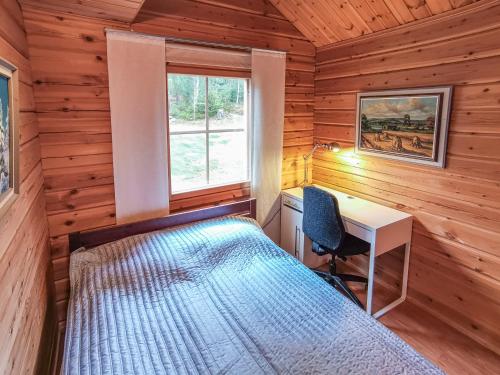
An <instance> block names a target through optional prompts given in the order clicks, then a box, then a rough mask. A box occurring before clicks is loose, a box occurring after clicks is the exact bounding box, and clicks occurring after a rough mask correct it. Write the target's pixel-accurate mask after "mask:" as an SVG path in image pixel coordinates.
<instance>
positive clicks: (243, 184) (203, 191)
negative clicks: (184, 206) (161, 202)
mask: <svg viewBox="0 0 500 375" xmlns="http://www.w3.org/2000/svg"><path fill="white" fill-rule="evenodd" d="M249 187H250V181H249V180H245V181H237V182H231V183H228V184H223V185H209V186H204V187H202V188H198V189H191V190H184V191H179V192H176V193H172V194H170V200H171V201H175V200H180V199H186V198H194V197H197V196H203V195H209V194H216V193H220V192H223V191H230V190H237V189H246V188H249Z"/></svg>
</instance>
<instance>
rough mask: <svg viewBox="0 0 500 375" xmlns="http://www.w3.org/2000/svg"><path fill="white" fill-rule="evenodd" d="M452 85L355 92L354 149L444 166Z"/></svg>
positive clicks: (361, 152) (380, 155)
mask: <svg viewBox="0 0 500 375" xmlns="http://www.w3.org/2000/svg"><path fill="white" fill-rule="evenodd" d="M451 95H452V87H450V86H446V87H429V88H419V89H403V90H386V91H372V92H364V93H358V95H357V114H356V145H355V149H356V152H357V153H360V154H366V155H374V156H379V157H383V158H388V159H396V160H402V161H408V162H412V163H419V164H426V165H430V166H435V167H440V168H444V165H445V159H446V144H447V135H448V123H449V118H450V108H451Z"/></svg>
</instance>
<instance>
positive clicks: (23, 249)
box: [0, 0, 55, 374]
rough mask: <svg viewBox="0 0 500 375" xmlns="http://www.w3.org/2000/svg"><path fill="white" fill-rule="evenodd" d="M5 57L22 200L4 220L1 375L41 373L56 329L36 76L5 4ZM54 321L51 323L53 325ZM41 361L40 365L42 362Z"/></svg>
mask: <svg viewBox="0 0 500 375" xmlns="http://www.w3.org/2000/svg"><path fill="white" fill-rule="evenodd" d="M0 56H1V57H2V58H4V59H6V60H8V61H10V62H11V63H12V64H14V65H15V66H17V68H18V69H19V108H20V112H21V113H20V116H19V123H18V125H19V129H20V195H19V197H18V198H17V200H16V201H15V202H14V203H13V205H12V206H10V208H9V209H8V210H7V212H5V214H4V215H2V216H1V217H0V280H1V282H0V285H1V286H2V287H1V288H0V301H2V303H1V304H0V317H1V319H0V321H1V323H0V337H2V345H1V346H0V373H1V374H21V373H42V371H44V370H46V368H42V367H40V366H37V360H38V362H39V365H43V362H45V363H48V357H39V355H38V353H39V351H40V349H41V352H40V353H42V354H43V355H50V353H49V351H46V350H45V349H47V347H50V346H51V341H50V340H51V339H52V337H51V335H50V333H49V332H50V331H52V332H53V331H55V326H54V325H53V323H54V322H55V320H54V313H53V310H54V308H53V300H51V299H50V300H49V297H50V298H53V293H51V290H52V285H51V283H48V282H47V281H48V278H50V274H49V273H48V269H49V264H50V263H49V246H48V225H47V217H46V213H45V198H44V194H43V175H42V163H41V161H40V139H39V136H38V125H37V121H36V114H35V104H34V99H33V87H32V73H31V66H30V60H29V53H28V44H27V41H26V34H25V30H24V22H23V17H22V13H21V8H20V6H19V4H18V3H17V1H16V0H6V1H2V2H0ZM51 319H52V321H51ZM38 358H39V359H38Z"/></svg>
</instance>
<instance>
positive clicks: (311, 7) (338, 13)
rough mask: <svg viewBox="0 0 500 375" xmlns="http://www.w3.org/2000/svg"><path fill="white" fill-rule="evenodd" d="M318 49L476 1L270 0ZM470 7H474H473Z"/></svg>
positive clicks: (423, 18)
mask: <svg viewBox="0 0 500 375" xmlns="http://www.w3.org/2000/svg"><path fill="white" fill-rule="evenodd" d="M270 1H271V2H272V3H273V4H274V5H275V6H276V7H277V8H278V9H279V10H280V11H281V13H283V15H284V16H285V17H287V18H288V19H289V20H290V21H291V22H292V23H293V24H294V25H295V26H296V27H297V29H299V30H300V31H301V32H302V33H303V34H304V35H305V36H306V37H307V38H308V39H309V40H310V41H311V42H313V43H314V45H315V46H317V47H321V46H325V45H329V44H332V43H335V42H340V41H342V40H348V39H352V38H356V37H359V36H361V35H369V34H371V33H374V32H377V31H381V30H388V29H391V28H395V27H397V26H400V25H405V24H408V23H411V22H414V21H416V20H425V19H427V18H428V17H430V16H432V15H439V14H443V13H445V12H449V11H452V10H453V9H458V8H461V7H466V6H468V5H469V4H471V3H472V2H474V1H452V0H425V1H419V0H404V1H403V0H369V1H368V0H350V1H345V0H302V1H288V0H270ZM469 7H470V6H469Z"/></svg>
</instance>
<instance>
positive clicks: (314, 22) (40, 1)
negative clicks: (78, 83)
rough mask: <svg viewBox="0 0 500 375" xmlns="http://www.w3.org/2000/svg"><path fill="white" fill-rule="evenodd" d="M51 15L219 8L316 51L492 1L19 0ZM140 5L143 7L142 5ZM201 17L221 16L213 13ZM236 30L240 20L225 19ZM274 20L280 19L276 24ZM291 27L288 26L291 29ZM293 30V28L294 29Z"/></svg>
mask: <svg viewBox="0 0 500 375" xmlns="http://www.w3.org/2000/svg"><path fill="white" fill-rule="evenodd" d="M19 1H20V3H21V4H22V5H31V6H33V7H36V8H41V9H45V10H49V11H58V12H64V13H72V14H78V15H83V16H89V17H98V18H104V19H110V20H117V21H124V22H129V23H130V22H132V21H133V20H134V19H135V18H136V16H137V14H138V13H139V11H140V10H141V8H143V9H144V10H145V11H149V12H151V11H155V12H159V13H163V14H169V15H172V16H176V14H177V13H178V12H179V11H182V12H183V13H185V12H186V10H188V12H189V13H190V14H191V13H193V18H199V17H201V15H200V12H202V10H201V8H200V7H201V6H206V5H209V6H217V7H223V8H224V9H226V8H227V9H233V10H239V9H240V8H241V5H242V3H245V9H247V10H246V11H249V12H250V13H253V9H254V8H255V9H256V11H255V16H257V17H258V16H259V15H261V13H262V10H263V9H264V13H265V14H264V15H265V16H267V17H275V18H277V19H282V20H284V19H283V16H284V17H285V18H286V19H287V20H288V21H290V22H291V23H292V24H293V25H294V26H295V28H296V29H297V30H298V31H300V33H302V35H303V36H304V37H305V38H307V39H308V40H310V41H311V42H312V43H313V44H314V45H315V46H316V47H322V46H325V45H329V44H332V43H337V42H340V41H343V40H347V39H352V38H356V37H358V36H361V35H365V34H370V33H374V32H377V31H381V30H386V29H390V28H394V27H397V26H399V25H403V24H407V23H410V22H413V21H416V20H419V19H423V18H427V17H431V16H433V15H436V14H440V13H444V12H447V11H451V10H453V9H457V8H460V7H463V6H466V5H469V4H471V3H474V2H477V1H482V2H485V1H493V0H245V1H243V0H147V1H146V0H19ZM143 4H144V6H143ZM209 13H210V14H205V15H203V17H207V16H208V17H209V18H210V17H215V19H216V20H219V19H220V18H225V14H221V13H220V12H217V11H214V12H209ZM223 21H225V22H231V23H233V24H234V25H235V27H237V26H238V22H239V21H238V19H224V20H223ZM277 22H278V21H277ZM290 26H292V25H290ZM292 28H293V27H292Z"/></svg>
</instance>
